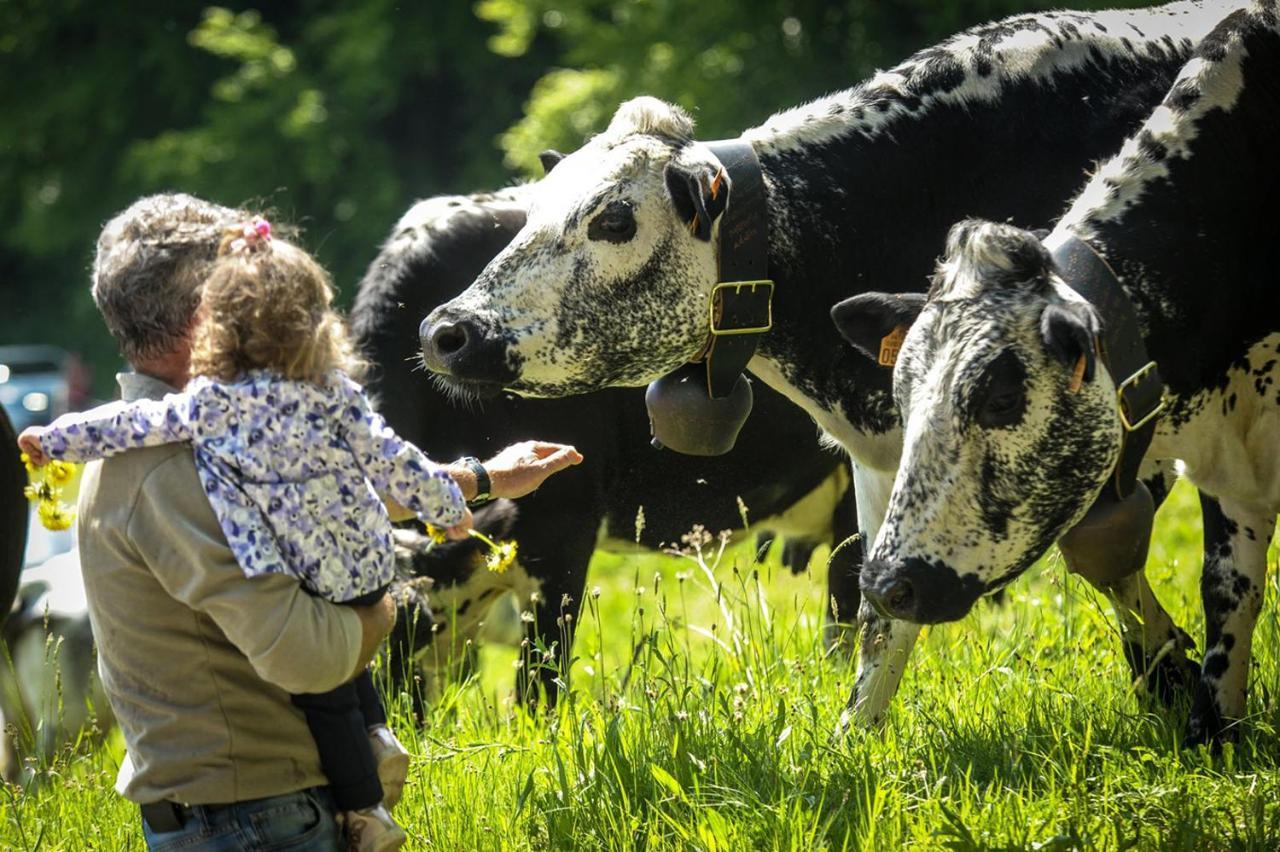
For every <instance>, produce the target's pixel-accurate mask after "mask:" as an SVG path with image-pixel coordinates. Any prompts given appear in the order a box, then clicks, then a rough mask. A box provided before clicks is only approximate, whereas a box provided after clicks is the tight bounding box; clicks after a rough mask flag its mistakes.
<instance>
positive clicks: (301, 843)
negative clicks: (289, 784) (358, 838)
mask: <svg viewBox="0 0 1280 852" xmlns="http://www.w3.org/2000/svg"><path fill="white" fill-rule="evenodd" d="M142 830H143V835H144V836H145V837H146V839H147V848H148V849H150V850H151V852H168V850H176V849H182V850H184V852H188V850H189V852H240V850H273V849H299V850H301V849H305V850H308V852H310V850H313V849H314V850H316V851H317V852H340V850H342V849H343V848H344V844H343V842H342V833H341V832H340V831H339V830H338V824H337V823H336V822H335V821H334V808H333V799H332V798H331V797H330V795H329V791H328V789H327V788H324V787H316V788H312V789H310V790H301V791H299V792H297V793H288V794H286V795H283V796H272V797H270V798H267V799H254V800H253V801H250V802H238V803H236V804H234V805H218V806H216V807H201V806H199V805H196V806H194V807H192V809H191V813H190V815H189V816H188V817H187V820H186V824H185V825H183V826H182V827H181V828H179V829H178V830H177V831H167V832H164V833H163V834H156V833H155V832H153V831H152V830H151V826H149V825H147V824H146V821H145V820H143V823H142Z"/></svg>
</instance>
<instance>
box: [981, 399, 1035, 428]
mask: <svg viewBox="0 0 1280 852" xmlns="http://www.w3.org/2000/svg"><path fill="white" fill-rule="evenodd" d="M1024 407H1025V406H1024V402H1023V399H1022V391H1021V390H1014V391H1006V392H1004V393H997V394H992V395H991V396H989V397H987V400H986V402H985V403H983V405H982V409H981V410H980V411H979V412H978V423H979V425H981V426H983V427H984V428H987V429H998V428H1000V427H1001V426H1012V425H1013V424H1014V423H1017V422H1018V419H1019V418H1020V417H1021V416H1022V410H1023V408H1024Z"/></svg>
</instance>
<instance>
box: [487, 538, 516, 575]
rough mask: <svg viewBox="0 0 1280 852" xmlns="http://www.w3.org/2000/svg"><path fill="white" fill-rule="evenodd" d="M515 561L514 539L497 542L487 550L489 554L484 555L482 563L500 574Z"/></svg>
mask: <svg viewBox="0 0 1280 852" xmlns="http://www.w3.org/2000/svg"><path fill="white" fill-rule="evenodd" d="M515 561H516V543H515V542H514V541H503V542H499V544H498V546H497V547H495V548H493V549H492V550H490V551H489V555H488V556H486V557H485V560H484V564H485V567H486V568H488V569H489V570H490V571H492V572H493V573H495V574H502V573H504V572H506V570H507V569H508V568H510V567H511V565H512V563H514V562H515Z"/></svg>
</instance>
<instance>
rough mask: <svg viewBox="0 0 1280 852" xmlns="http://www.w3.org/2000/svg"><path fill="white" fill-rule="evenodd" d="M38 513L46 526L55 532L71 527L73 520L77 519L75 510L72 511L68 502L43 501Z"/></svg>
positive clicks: (41, 521)
mask: <svg viewBox="0 0 1280 852" xmlns="http://www.w3.org/2000/svg"><path fill="white" fill-rule="evenodd" d="M37 514H39V516H40V523H41V524H43V525H44V528H45V529H47V530H53V531H54V532H57V531H59V530H65V529H69V528H70V527H71V522H72V521H73V520H74V519H75V512H73V511H72V509H71V507H70V506H68V505H67V504H66V503H58V502H52V501H41V503H40V508H39V509H37Z"/></svg>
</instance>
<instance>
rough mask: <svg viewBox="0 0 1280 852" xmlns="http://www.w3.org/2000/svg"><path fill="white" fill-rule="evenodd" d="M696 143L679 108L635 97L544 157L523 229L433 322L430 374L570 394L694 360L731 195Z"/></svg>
mask: <svg viewBox="0 0 1280 852" xmlns="http://www.w3.org/2000/svg"><path fill="white" fill-rule="evenodd" d="M692 134H693V123H692V121H691V120H690V119H689V117H688V116H687V115H686V114H685V113H684V112H682V111H681V110H679V109H678V108H676V107H673V106H671V105H669V104H666V103H663V102H661V101H658V100H655V99H653V98H637V99H635V100H632V101H628V102H627V103H625V104H623V105H622V106H621V107H620V108H619V109H618V112H617V114H616V115H614V117H613V121H612V122H611V123H610V125H609V127H608V129H607V130H605V132H604V133H602V134H600V135H599V136H597V137H595V138H594V139H592V140H591V141H590V142H588V143H587V144H586V145H584V146H583V147H582V148H581V149H579V150H578V151H575V152H574V153H572V154H569V155H568V156H565V157H563V158H560V159H555V158H554V157H551V158H547V162H545V163H544V165H550V166H552V167H553V168H551V169H550V171H549V172H548V174H547V176H546V178H545V179H543V180H542V181H540V182H539V183H538V185H537V186H536V187H535V188H533V189H532V190H530V192H529V195H528V202H529V219H528V222H527V223H526V225H525V227H524V228H523V230H521V231H520V233H519V234H517V235H516V237H515V239H514V240H512V242H511V244H510V245H509V246H508V247H507V248H506V249H505V250H504V251H503V252H502V253H501V254H499V255H498V256H497V257H496V258H494V259H493V261H492V262H491V263H490V264H489V265H488V266H487V267H486V268H485V270H484V271H483V272H482V273H481V274H480V277H479V278H477V279H476V281H475V282H474V283H473V284H472V285H471V286H470V287H469V288H468V289H467V290H466V291H464V292H463V293H461V294H460V295H458V296H457V297H456V298H454V299H453V300H451V301H449V302H447V303H445V304H444V305H441V306H440V307H438V308H437V309H436V310H434V311H433V312H432V313H431V314H430V315H429V316H428V317H427V318H426V320H424V321H423V323H422V328H421V333H422V346H423V355H424V358H425V360H426V363H427V366H429V367H430V368H431V369H432V370H434V371H436V372H437V373H439V374H441V375H443V376H445V377H447V379H448V380H450V381H451V382H453V383H455V384H456V385H458V386H461V387H464V388H467V389H471V390H483V389H485V388H486V387H488V388H494V387H497V386H507V387H510V388H512V389H514V390H516V391H519V392H521V393H524V394H528V395H531V396H564V395H567V394H573V393H582V392H586V391H591V390H595V389H598V388H601V387H605V386H611V385H643V384H646V383H648V382H649V381H651V380H652V379H655V378H657V377H658V376H660V375H662V374H664V373H667V372H669V371H670V370H672V369H674V368H676V367H677V366H679V365H680V364H682V363H684V362H686V361H689V360H691V359H693V358H694V357H696V356H697V354H698V352H699V351H700V349H701V348H702V346H703V343H704V341H705V338H706V334H707V320H706V315H707V314H706V312H707V299H708V296H709V294H710V291H711V288H712V287H713V286H714V285H715V283H716V246H715V239H713V235H714V234H716V233H717V232H718V229H716V228H715V227H713V226H714V225H715V222H716V220H717V219H718V217H719V215H720V213H722V212H723V210H724V208H725V205H726V199H727V196H728V195H729V192H730V191H731V188H730V187H729V186H728V184H727V180H725V179H723V178H722V179H720V180H717V174H718V172H719V163H718V162H717V161H716V160H715V158H714V157H713V156H712V155H711V153H710V152H709V151H708V150H707V149H706V148H705V147H704V146H702V145H698V144H697V143H694V142H693V141H692Z"/></svg>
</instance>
